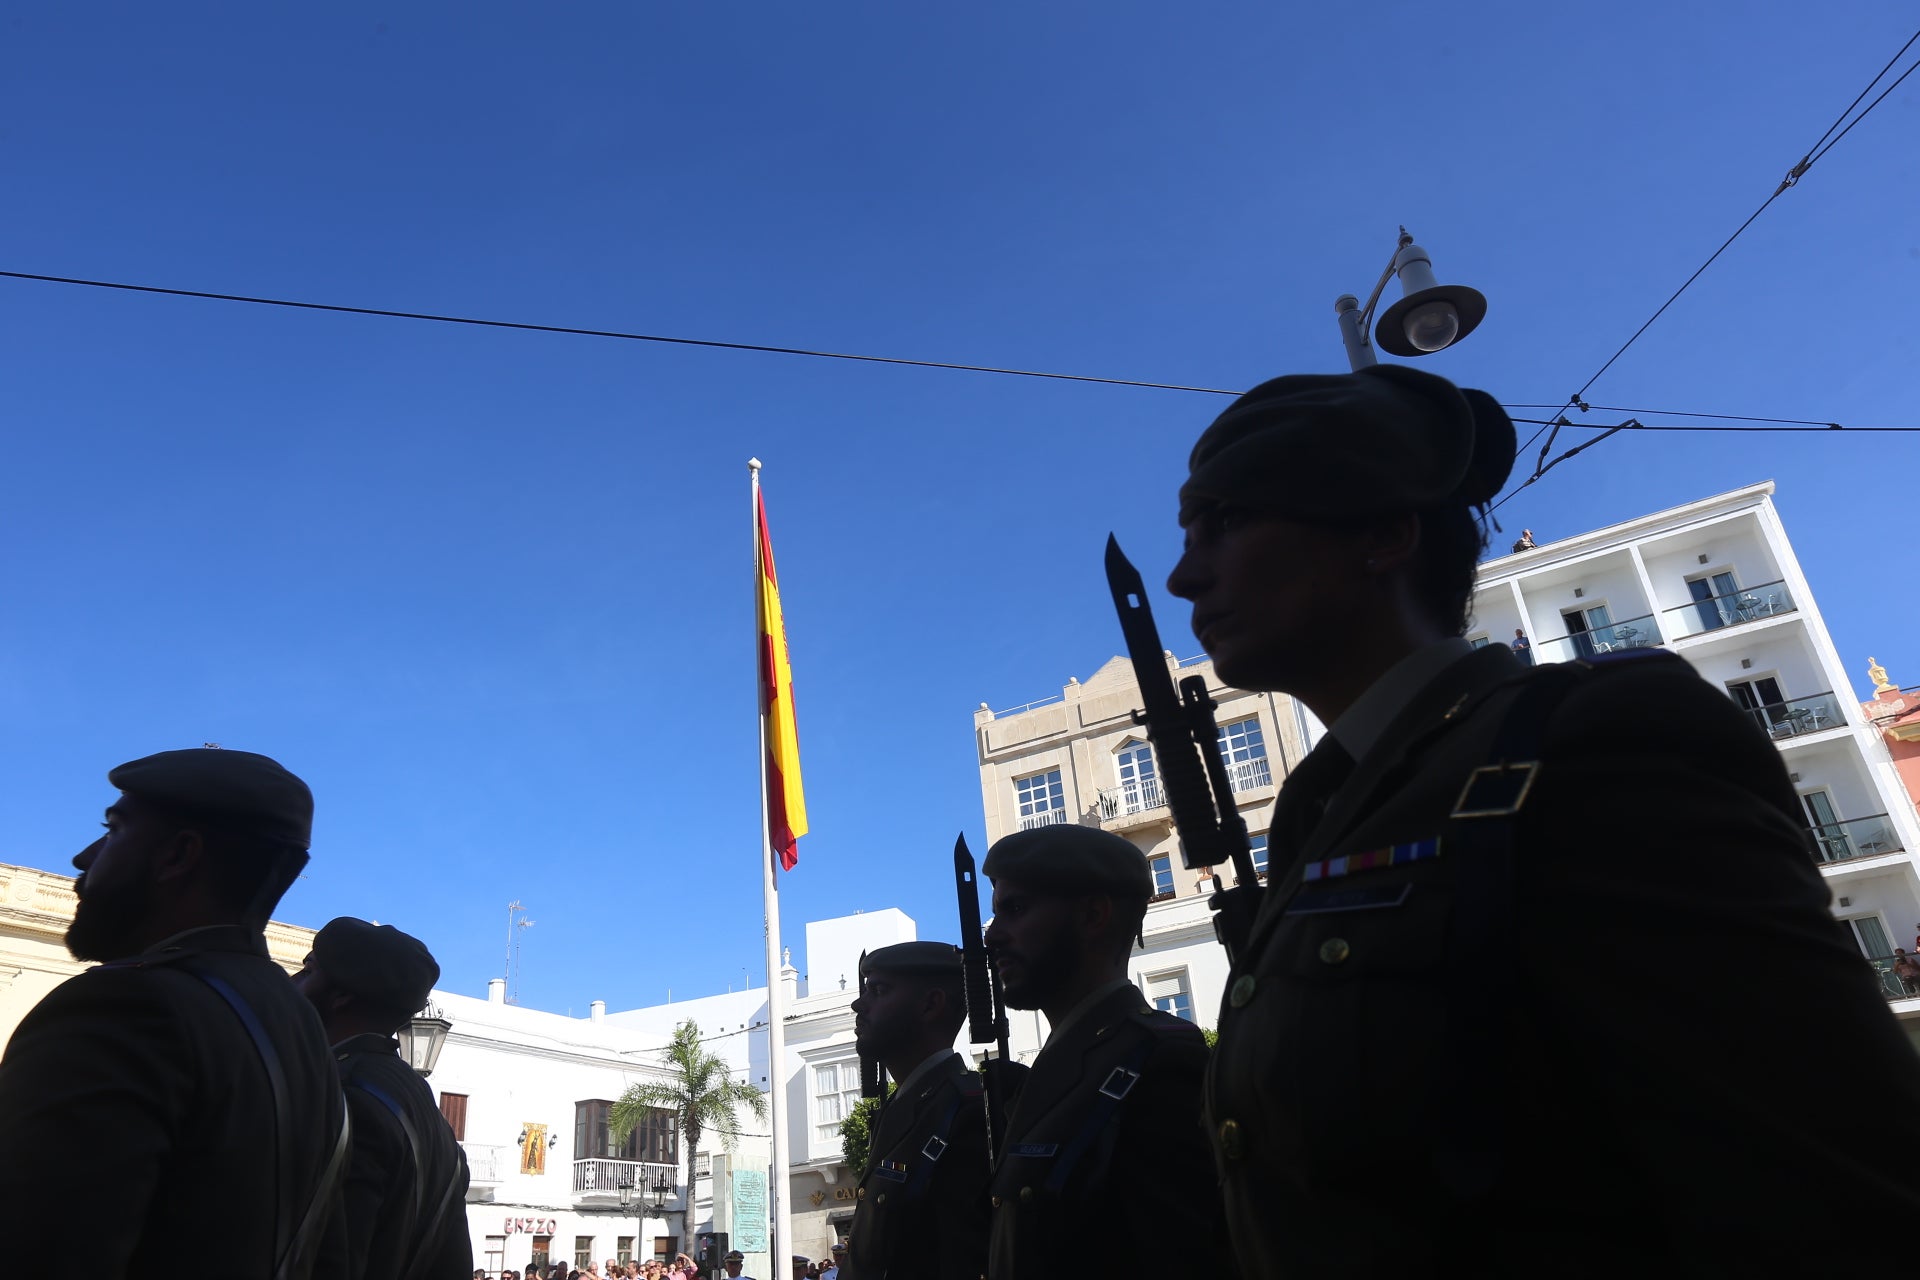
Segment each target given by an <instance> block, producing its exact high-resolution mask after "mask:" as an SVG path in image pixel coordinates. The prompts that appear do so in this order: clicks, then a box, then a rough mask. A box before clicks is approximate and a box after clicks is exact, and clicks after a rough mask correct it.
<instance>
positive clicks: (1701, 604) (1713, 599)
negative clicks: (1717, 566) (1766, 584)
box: [1687, 573, 1740, 631]
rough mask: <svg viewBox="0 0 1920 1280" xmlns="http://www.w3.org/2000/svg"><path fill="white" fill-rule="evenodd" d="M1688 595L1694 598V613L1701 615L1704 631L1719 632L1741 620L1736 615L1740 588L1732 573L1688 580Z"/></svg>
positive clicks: (1711, 574) (1701, 625) (1701, 627)
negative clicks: (1731, 623)
mask: <svg viewBox="0 0 1920 1280" xmlns="http://www.w3.org/2000/svg"><path fill="white" fill-rule="evenodd" d="M1687 594H1688V595H1691V596H1692V597H1693V601H1694V603H1693V607H1694V611H1695V612H1697V613H1698V614H1699V615H1700V629H1701V630H1702V631H1717V630H1719V629H1720V628H1721V627H1724V626H1726V625H1727V624H1728V623H1730V622H1737V621H1739V620H1740V619H1739V618H1738V616H1737V615H1736V614H1735V612H1734V609H1735V605H1734V597H1735V596H1737V595H1739V594H1740V588H1739V586H1738V584H1736V583H1735V582H1734V580H1733V575H1732V574H1731V573H1710V574H1708V575H1707V576H1706V577H1704V578H1688V579H1687Z"/></svg>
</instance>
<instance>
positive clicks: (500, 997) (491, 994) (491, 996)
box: [487, 978, 507, 1004]
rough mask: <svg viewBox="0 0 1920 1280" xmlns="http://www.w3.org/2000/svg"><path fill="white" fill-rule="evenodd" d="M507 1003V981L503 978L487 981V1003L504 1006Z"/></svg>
mask: <svg viewBox="0 0 1920 1280" xmlns="http://www.w3.org/2000/svg"><path fill="white" fill-rule="evenodd" d="M506 1002H507V980H506V979H505V978H488V979H487V1003H488V1004H505V1003H506Z"/></svg>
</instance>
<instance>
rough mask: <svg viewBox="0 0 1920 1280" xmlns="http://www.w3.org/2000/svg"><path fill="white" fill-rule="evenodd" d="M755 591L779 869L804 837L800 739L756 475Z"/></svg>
mask: <svg viewBox="0 0 1920 1280" xmlns="http://www.w3.org/2000/svg"><path fill="white" fill-rule="evenodd" d="M753 505H754V513H755V516H756V518H757V520H758V524H759V527H758V529H757V531H756V535H757V536H756V537H755V539H754V566H753V567H754V586H755V589H756V591H757V593H758V600H759V613H760V723H761V725H762V733H761V736H762V740H763V741H762V749H763V750H764V751H765V752H766V753H767V759H766V771H767V785H766V792H767V843H768V844H769V845H771V846H772V848H773V851H774V853H776V854H778V855H779V857H780V869H781V870H783V871H791V870H793V868H794V864H795V863H797V862H799V861H800V837H801V836H803V835H805V834H807V800H806V797H805V796H804V795H802V794H801V791H800V737H799V734H798V732H797V731H796V730H795V728H794V721H793V663H792V661H791V660H790V659H789V658H788V656H787V623H786V619H785V617H784V616H783V615H782V614H781V612H780V580H779V578H778V577H776V576H775V575H774V571H773V540H772V538H771V537H769V536H768V534H767V503H766V499H764V498H763V497H761V496H760V474H759V471H758V469H757V468H756V469H755V471H754V484H753Z"/></svg>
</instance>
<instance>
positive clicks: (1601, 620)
mask: <svg viewBox="0 0 1920 1280" xmlns="http://www.w3.org/2000/svg"><path fill="white" fill-rule="evenodd" d="M1560 621H1562V622H1564V623H1566V624H1567V638H1568V639H1569V640H1571V641H1573V651H1574V653H1576V654H1577V655H1579V656H1580V657H1582V658H1591V657H1592V656H1593V655H1594V654H1596V653H1605V652H1607V650H1608V649H1610V648H1611V647H1612V646H1611V645H1610V644H1609V643H1608V641H1610V640H1611V639H1612V638H1613V633H1612V631H1611V630H1610V629H1609V628H1610V627H1611V626H1612V625H1613V615H1612V614H1611V613H1609V612H1607V606H1605V605H1604V604H1596V605H1593V606H1591V607H1590V608H1586V609H1568V610H1566V611H1564V612H1562V613H1561V615H1560Z"/></svg>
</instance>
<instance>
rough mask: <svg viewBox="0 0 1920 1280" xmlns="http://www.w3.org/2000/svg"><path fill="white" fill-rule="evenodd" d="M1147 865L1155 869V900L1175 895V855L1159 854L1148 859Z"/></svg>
mask: <svg viewBox="0 0 1920 1280" xmlns="http://www.w3.org/2000/svg"><path fill="white" fill-rule="evenodd" d="M1147 866H1149V867H1151V868H1152V869H1153V899H1152V900H1153V901H1154V902H1158V901H1160V900H1161V899H1162V898H1171V897H1172V896H1173V855H1172V854H1170V853H1162V854H1158V855H1156V856H1154V857H1151V858H1148V859H1147Z"/></svg>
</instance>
